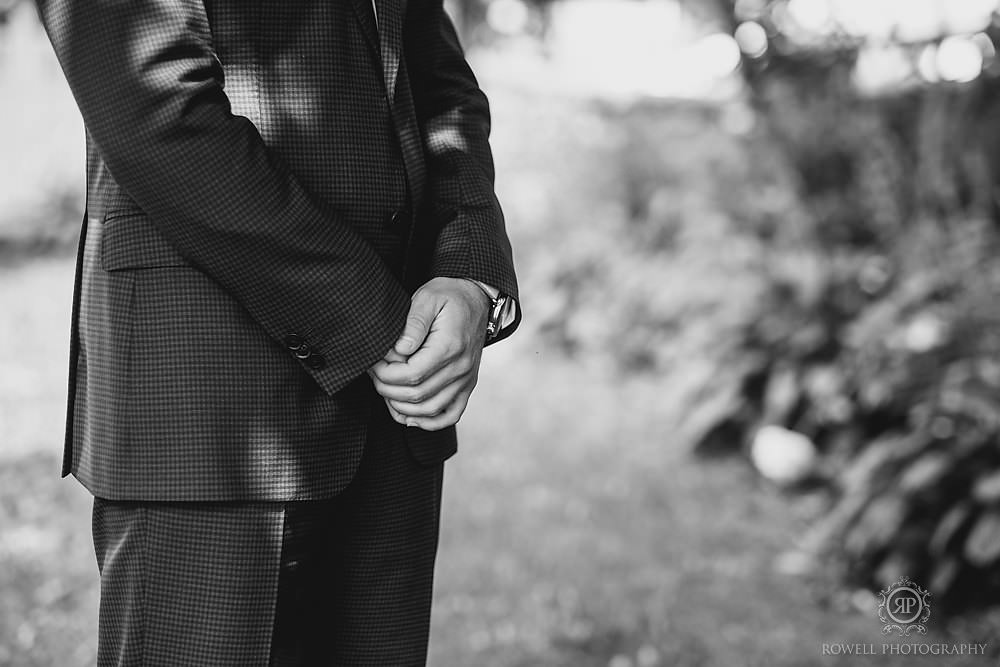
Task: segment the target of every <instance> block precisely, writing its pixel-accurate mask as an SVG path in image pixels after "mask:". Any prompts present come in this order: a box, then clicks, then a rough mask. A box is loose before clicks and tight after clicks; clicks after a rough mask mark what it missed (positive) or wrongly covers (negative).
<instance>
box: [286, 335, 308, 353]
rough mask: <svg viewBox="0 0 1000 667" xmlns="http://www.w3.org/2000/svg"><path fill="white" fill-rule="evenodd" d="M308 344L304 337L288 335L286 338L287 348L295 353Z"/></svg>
mask: <svg viewBox="0 0 1000 667" xmlns="http://www.w3.org/2000/svg"><path fill="white" fill-rule="evenodd" d="M305 344H306V342H305V341H304V340H303V339H302V336H300V335H298V334H288V335H287V336H285V347H287V348H288V349H289V350H292V351H295V350H299V349H301V348H302V347H303V346H304V345H305Z"/></svg>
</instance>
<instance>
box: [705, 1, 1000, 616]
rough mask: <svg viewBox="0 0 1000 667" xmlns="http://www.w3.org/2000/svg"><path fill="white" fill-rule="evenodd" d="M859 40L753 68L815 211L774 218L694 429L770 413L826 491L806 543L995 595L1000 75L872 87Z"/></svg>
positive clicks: (847, 566)
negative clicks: (750, 297)
mask: <svg viewBox="0 0 1000 667" xmlns="http://www.w3.org/2000/svg"><path fill="white" fill-rule="evenodd" d="M719 4H720V5H722V7H723V9H724V10H726V9H729V10H731V9H732V7H731V3H727V2H724V1H722V2H720V3H719ZM770 4H775V3H770ZM731 18H733V19H734V17H731ZM728 24H729V25H734V24H735V20H731V21H730V22H729V23H728ZM768 28H769V29H770V30H771V31H772V32H773V31H774V30H775V26H773V25H771V26H768ZM777 42H778V43H780V39H779V40H777ZM860 46H861V45H860V44H855V45H847V44H845V43H844V42H843V41H840V40H835V41H831V42H830V43H829V44H818V45H817V44H814V45H813V46H812V47H811V48H810V49H799V50H795V49H785V50H781V49H773V50H772V53H771V55H770V56H769V57H768V58H767V59H766V60H761V61H753V62H746V63H745V67H744V74H745V80H746V82H747V84H748V85H747V89H748V94H749V96H750V98H751V100H752V103H753V106H754V107H755V109H756V110H757V112H758V113H759V115H760V117H761V118H762V119H764V120H765V122H766V127H767V131H768V134H769V135H770V136H771V137H772V139H773V141H774V142H775V145H776V146H777V147H779V148H780V151H781V153H782V154H783V155H784V156H785V158H786V159H787V161H788V164H789V165H790V167H791V168H792V172H793V173H794V174H795V177H796V179H797V184H796V192H797V195H798V198H799V200H800V202H801V204H802V207H803V208H804V210H805V211H806V215H804V216H802V217H801V218H799V219H797V220H795V221H794V222H792V221H785V222H783V223H782V224H779V225H775V226H773V227H770V226H768V228H767V233H768V234H772V235H773V236H772V237H771V243H772V248H775V249H776V248H784V249H785V251H784V252H782V253H774V254H773V257H774V258H775V259H776V261H775V262H774V263H773V265H772V266H770V267H769V269H768V288H767V290H766V294H767V296H766V298H765V299H763V300H762V301H761V303H760V310H759V311H758V313H757V315H758V316H757V317H756V318H754V319H753V320H751V321H748V322H747V323H746V326H744V327H743V328H742V330H740V331H739V333H738V338H737V339H736V340H735V341H729V343H728V344H727V345H725V346H723V348H724V349H723V350H721V351H722V352H723V354H722V355H721V356H720V357H719V359H720V368H722V369H726V370H724V371H723V372H721V373H720V374H719V376H717V377H715V378H712V380H711V382H710V383H708V384H707V385H706V392H707V393H708V394H709V395H711V394H713V393H714V394H716V395H723V396H726V397H727V400H722V401H717V402H715V403H714V405H715V408H716V409H715V411H714V414H712V415H711V416H710V417H709V418H707V419H705V418H703V421H702V424H701V426H702V428H701V430H700V432H699V433H698V434H697V435H698V442H699V445H700V446H701V447H702V448H703V449H704V450H711V449H713V448H715V449H718V448H720V447H723V448H724V447H726V446H731V445H732V444H733V438H734V437H735V438H736V440H735V442H736V443H739V442H746V441H747V440H749V439H750V438H752V437H753V435H754V433H755V432H756V431H757V430H758V429H759V428H760V427H761V426H762V425H767V424H778V425H782V426H785V427H788V428H790V429H793V430H795V431H798V432H800V433H803V434H805V435H808V436H809V437H811V438H812V439H813V440H814V442H816V444H817V445H818V446H820V448H821V450H822V451H823V453H824V454H823V461H822V464H821V467H820V469H819V471H818V472H819V476H820V477H821V478H822V479H823V480H825V481H826V482H828V483H829V486H830V488H831V490H832V491H833V493H832V497H833V502H832V503H831V507H830V511H829V512H828V513H827V514H826V516H825V517H824V518H822V519H820V520H819V521H818V523H817V525H816V526H815V527H814V529H813V530H812V531H811V533H810V534H809V535H808V536H807V538H806V540H805V545H804V546H805V548H806V550H807V551H809V552H811V553H812V554H814V555H817V556H818V555H821V554H828V553H831V552H832V553H833V554H834V555H835V559H836V561H837V562H838V563H839V564H840V565H842V567H843V570H844V572H845V573H846V574H847V575H848V576H849V577H850V578H852V579H854V580H855V581H858V582H860V583H864V584H872V583H874V584H878V585H880V586H886V585H888V584H889V583H892V582H893V581H895V580H896V579H897V578H898V577H899V576H901V575H908V576H910V577H911V578H912V579H914V580H916V581H919V582H925V584H926V585H927V586H928V587H929V588H930V590H931V591H932V592H933V593H934V594H935V596H936V597H935V599H936V600H937V603H938V604H944V605H945V606H968V605H974V604H983V603H994V602H996V601H997V600H998V599H1000V569H998V568H997V565H998V563H1000V448H998V446H997V445H998V437H1000V354H998V352H1000V311H998V309H997V307H996V303H997V296H998V294H1000V237H998V228H997V217H996V199H995V187H996V177H997V174H998V171H997V167H998V165H997V164H996V161H997V159H998V156H1000V152H998V150H997V148H998V141H1000V123H998V120H1000V118H998V116H1000V85H998V81H997V79H996V78H995V76H993V75H991V74H990V73H989V72H988V71H987V72H986V73H985V74H984V75H983V76H981V77H980V78H978V79H977V80H976V81H974V82H971V83H968V84H964V85H958V84H934V85H930V84H927V85H920V86H913V87H909V88H908V89H905V90H900V91H898V92H896V93H893V94H888V95H883V96H880V97H871V96H867V97H866V96H862V95H860V94H859V93H858V92H857V91H856V89H855V88H854V87H853V85H852V81H851V76H850V74H851V69H852V65H853V62H854V56H855V54H856V50H857V48H859V47H860ZM789 223H791V224H789ZM731 359H752V360H753V361H752V363H744V364H743V365H742V366H734V365H733V364H731V363H728V362H727V360H731ZM734 368H738V369H739V371H738V372H733V371H732V369H734ZM733 386H738V387H739V391H736V392H734V391H733V390H732V387H733Z"/></svg>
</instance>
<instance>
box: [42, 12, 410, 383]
mask: <svg viewBox="0 0 1000 667" xmlns="http://www.w3.org/2000/svg"><path fill="white" fill-rule="evenodd" d="M36 1H37V4H38V7H39V10H40V14H41V16H42V20H43V23H44V24H45V28H46V30H47V32H48V34H49V38H50V40H51V41H52V44H53V46H54V47H55V51H56V55H57V56H58V58H59V61H60V63H61V65H62V67H63V70H64V72H65V74H66V78H67V79H68V81H69V84H70V88H71V89H72V91H73V94H74V96H75V98H76V101H77V104H78V106H79V108H80V111H81V113H82V115H83V119H84V122H85V124H86V126H87V129H88V131H89V133H90V135H91V137H92V138H93V140H94V142H95V143H96V145H97V148H98V150H99V152H100V154H101V156H102V158H103V159H104V161H105V162H106V164H107V166H108V169H109V170H110V171H111V173H112V175H113V176H114V178H115V180H116V181H117V182H118V183H119V185H121V187H122V188H123V189H124V190H125V191H126V192H127V193H128V194H129V196H130V197H132V198H133V199H134V200H135V201H136V203H137V204H138V205H139V206H140V207H141V208H142V209H143V211H144V212H145V213H146V214H147V215H148V217H149V219H150V221H151V222H152V223H153V224H154V225H155V226H156V228H157V229H158V230H159V232H160V233H161V234H162V235H163V237H164V238H165V239H166V240H167V241H168V242H170V243H171V244H172V245H173V246H174V247H175V248H176V249H177V250H178V252H180V253H181V254H182V255H183V256H184V257H185V258H186V259H187V260H188V261H190V262H191V263H192V265H194V266H196V267H198V268H199V269H201V270H202V271H204V272H205V273H206V274H207V275H209V276H210V277H211V278H213V279H214V280H215V281H216V282H218V283H219V284H220V285H221V286H222V288H223V289H225V290H227V291H228V292H229V293H230V294H232V295H233V296H234V297H235V298H236V299H237V300H238V301H239V302H241V303H242V304H243V306H244V307H245V308H246V309H247V311H248V312H249V313H250V315H251V316H252V317H253V318H254V319H255V320H256V321H257V322H258V323H259V324H260V325H261V326H262V327H263V328H264V330H266V331H267V333H268V334H269V335H270V336H272V337H273V338H274V339H275V340H276V341H279V342H282V343H284V344H286V345H288V346H289V347H294V346H299V350H300V352H301V351H302V348H301V344H302V343H303V342H304V343H305V344H306V345H308V347H309V349H310V350H312V351H313V352H315V353H318V354H320V355H322V358H324V359H325V360H326V362H327V363H326V365H325V366H324V367H323V368H310V367H308V366H306V364H303V368H304V369H305V370H306V371H307V372H309V373H310V374H312V376H313V377H314V378H315V380H316V381H317V383H319V385H320V386H321V387H322V388H323V389H324V390H325V391H327V392H328V393H330V394H332V393H334V392H336V391H338V390H339V389H341V388H343V387H344V386H346V385H347V384H348V383H349V382H350V381H351V380H353V379H355V378H356V377H358V376H359V375H361V374H363V373H364V372H365V370H367V368H369V367H370V366H371V365H372V364H374V362H375V361H377V360H378V359H379V358H381V357H382V355H383V354H384V353H385V352H386V351H387V350H388V349H389V348H390V347H391V346H392V344H393V342H394V341H395V339H396V337H397V336H398V335H399V333H400V331H401V330H402V328H403V324H404V322H405V318H406V313H407V310H408V307H409V296H408V294H407V293H406V291H405V290H404V289H403V287H402V286H401V285H400V284H399V282H398V281H397V280H396V279H395V278H394V277H393V276H392V275H391V273H390V272H389V270H388V269H387V267H386V266H385V265H384V264H383V262H382V261H381V259H380V258H379V257H378V255H377V254H376V253H375V252H374V250H373V249H372V248H371V247H370V246H369V245H368V244H367V243H366V242H365V241H364V239H362V238H361V237H360V236H359V235H358V234H357V233H356V232H355V231H354V230H353V229H351V228H350V226H349V225H347V224H346V223H345V222H344V221H343V220H340V219H338V217H337V215H336V214H335V213H334V212H333V211H330V210H325V209H324V207H323V205H322V204H321V203H319V202H316V201H313V200H312V199H311V198H310V197H309V195H308V194H307V193H306V192H305V191H304V190H303V188H302V187H301V185H300V184H299V183H298V182H297V180H296V178H295V176H294V175H293V174H292V173H291V172H290V170H289V168H288V167H287V166H286V165H285V164H284V163H283V162H282V161H281V160H280V159H279V158H278V157H277V156H276V155H274V154H273V153H272V152H270V151H269V150H268V149H267V148H266V146H265V145H264V142H263V140H262V139H261V136H260V134H259V133H258V131H257V129H256V128H255V127H254V126H253V124H252V123H251V122H250V121H249V120H247V119H246V118H243V117H241V116H236V115H234V114H233V113H232V112H231V108H230V103H229V99H228V98H227V96H226V94H225V93H224V92H223V76H224V75H223V70H222V66H221V63H220V62H219V59H218V57H217V56H216V54H215V52H214V50H213V47H212V42H211V33H210V29H209V23H208V19H207V16H206V12H205V7H204V4H203V2H202V1H201V0H36ZM291 334H295V336H297V337H298V339H297V341H296V339H295V338H291V339H289V336H290V335H291ZM288 340H293V341H296V342H294V343H287V342H286V341H288ZM312 365H316V364H312Z"/></svg>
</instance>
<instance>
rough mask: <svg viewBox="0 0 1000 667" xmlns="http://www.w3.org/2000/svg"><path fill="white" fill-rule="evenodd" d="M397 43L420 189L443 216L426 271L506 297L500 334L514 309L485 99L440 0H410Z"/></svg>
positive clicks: (510, 261) (514, 289) (506, 330)
mask: <svg viewBox="0 0 1000 667" xmlns="http://www.w3.org/2000/svg"><path fill="white" fill-rule="evenodd" d="M404 46H405V49H406V64H407V68H408V72H409V76H410V82H411V87H412V90H413V99H414V105H415V107H416V113H417V121H418V123H419V124H420V128H421V131H422V136H423V141H424V153H425V155H426V158H427V196H428V197H429V199H430V204H431V206H432V208H433V210H435V211H436V212H438V215H440V216H441V217H442V218H443V220H444V222H443V225H442V226H441V230H440V233H439V235H438V238H437V241H436V243H435V246H434V250H433V254H434V256H433V258H432V262H431V275H433V276H450V277H457V278H470V279H472V280H475V281H477V282H480V283H483V284H485V285H489V286H491V287H493V288H496V289H497V290H499V291H500V292H502V293H503V294H505V295H507V296H508V297H511V298H512V299H514V300H515V303H514V305H513V310H514V317H513V318H512V322H511V323H510V324H509V325H507V326H505V327H504V329H503V330H502V331H501V334H500V338H505V337H506V336H508V335H510V334H511V333H513V331H514V329H516V328H517V325H518V324H519V322H520V312H521V308H520V304H519V303H517V302H516V300H517V298H518V289H517V279H516V277H515V275H514V264H513V257H512V252H511V246H510V241H509V239H508V238H507V232H506V229H505V226H504V217H503V212H502V210H501V209H500V204H499V202H498V201H497V198H496V194H495V193H494V189H493V181H494V168H493V155H492V152H491V151H490V145H489V135H490V109H489V103H488V101H487V99H486V95H484V94H483V91H482V90H481V89H480V88H479V84H478V82H477V81H476V77H475V75H474V74H473V73H472V69H471V68H470V67H469V64H468V63H467V62H466V60H465V54H464V53H463V51H462V47H461V45H460V43H459V40H458V35H457V34H456V32H455V27H454V25H453V24H452V21H451V19H450V18H449V17H448V15H447V13H446V12H445V11H444V7H443V2H442V0H410V2H409V10H408V15H407V22H406V26H405V30H404ZM500 338H498V339H496V340H499V339H500Z"/></svg>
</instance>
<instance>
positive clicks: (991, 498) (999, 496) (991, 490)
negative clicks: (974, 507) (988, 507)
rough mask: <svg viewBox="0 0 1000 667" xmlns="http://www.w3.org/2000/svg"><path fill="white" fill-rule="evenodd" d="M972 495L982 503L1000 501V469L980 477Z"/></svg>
mask: <svg viewBox="0 0 1000 667" xmlns="http://www.w3.org/2000/svg"><path fill="white" fill-rule="evenodd" d="M972 497H973V498H975V499H976V500H978V501H980V502H982V503H995V502H998V501H1000V470H995V471H993V472H992V473H990V474H988V475H985V476H983V477H980V478H979V479H978V480H976V484H975V486H973V487H972Z"/></svg>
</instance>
